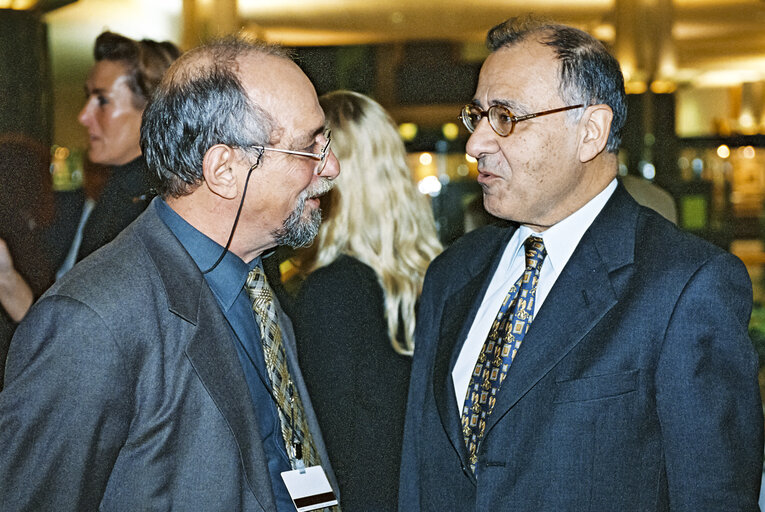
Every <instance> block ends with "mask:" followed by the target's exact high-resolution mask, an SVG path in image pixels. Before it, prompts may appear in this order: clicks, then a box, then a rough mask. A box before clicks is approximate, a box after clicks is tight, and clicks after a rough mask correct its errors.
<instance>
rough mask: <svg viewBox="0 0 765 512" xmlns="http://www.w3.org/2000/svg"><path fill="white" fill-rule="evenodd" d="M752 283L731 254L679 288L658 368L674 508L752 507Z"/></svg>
mask: <svg viewBox="0 0 765 512" xmlns="http://www.w3.org/2000/svg"><path fill="white" fill-rule="evenodd" d="M751 303H752V289H751V284H750V281H749V277H748V275H747V272H746V269H745V267H744V266H743V264H742V263H741V262H740V261H739V260H738V259H737V258H734V257H733V256H731V255H730V254H727V253H725V254H720V255H719V256H717V257H715V258H713V259H711V260H709V261H707V262H706V263H705V264H703V265H702V266H701V267H700V268H699V269H698V270H697V271H696V272H695V274H694V275H693V276H692V277H691V278H690V280H689V281H688V283H687V284H686V286H685V288H684V290H683V292H682V293H681V294H680V296H679V298H678V300H677V302H676V305H675V308H674V311H673V312H672V315H671V319H670V323H669V325H668V329H667V332H666V337H665V339H664V343H663V346H662V350H661V354H660V355H659V361H658V366H657V372H656V383H655V385H656V402H657V411H658V415H659V421H660V425H661V431H662V443H663V448H664V454H665V458H666V470H667V475H666V476H667V484H668V488H669V499H670V509H671V510H684V511H686V510H687V511H694V510H715V511H720V512H722V511H726V510H730V511H734V510H735V511H756V510H759V509H758V506H757V499H758V493H759V487H760V480H761V476H762V453H763V417H762V404H761V400H760V393H759V387H758V382H757V369H758V364H757V356H756V353H755V351H754V348H753V345H752V343H751V341H750V339H749V337H748V322H749V316H750V313H751Z"/></svg>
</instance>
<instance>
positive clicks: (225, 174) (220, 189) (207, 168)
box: [202, 144, 238, 199]
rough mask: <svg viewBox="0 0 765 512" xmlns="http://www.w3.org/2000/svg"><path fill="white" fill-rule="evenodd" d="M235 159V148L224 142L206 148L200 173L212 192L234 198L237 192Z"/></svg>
mask: <svg viewBox="0 0 765 512" xmlns="http://www.w3.org/2000/svg"><path fill="white" fill-rule="evenodd" d="M236 160H237V158H236V152H235V150H234V149H232V148H231V147H229V146H227V145H225V144H216V145H215V146H213V147H211V148H210V149H208V150H207V152H206V153H205V157H204V159H203V160H202V174H203V175H204V178H205V183H206V184H207V188H209V189H210V191H211V192H212V193H213V194H215V195H218V196H220V197H222V198H224V199H234V198H236V196H237V193H238V192H237V187H236V173H235V172H234V169H233V166H234V165H235V163H236Z"/></svg>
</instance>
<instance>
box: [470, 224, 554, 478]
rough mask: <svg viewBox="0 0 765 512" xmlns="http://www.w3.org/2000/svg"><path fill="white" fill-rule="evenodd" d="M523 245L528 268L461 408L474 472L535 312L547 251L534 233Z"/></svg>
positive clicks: (513, 291) (500, 317) (497, 321)
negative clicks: (493, 413) (488, 424)
mask: <svg viewBox="0 0 765 512" xmlns="http://www.w3.org/2000/svg"><path fill="white" fill-rule="evenodd" d="M524 246H525V249H526V270H525V271H524V272H523V275H522V276H521V277H520V278H519V279H518V281H516V282H515V284H514V285H513V286H512V288H510V291H509V292H508V294H507V297H505V300H504V301H503V302H502V307H500V308H499V313H497V317H496V318H495V319H494V323H493V324H492V326H491V330H490V331H489V335H488V336H487V337H486V341H485V342H484V345H483V349H482V350H481V353H480V355H479V356H478V362H477V363H476V365H475V368H474V369H473V373H472V374H471V376H470V384H469V386H468V389H467V394H466V395H465V405H464V406H463V408H462V436H463V437H464V439H465V446H467V450H468V455H469V461H470V468H471V469H472V470H473V473H475V469H476V463H477V461H478V446H479V445H480V443H481V440H482V439H483V434H484V429H485V428H486V420H487V419H488V417H489V415H490V414H491V411H492V410H493V409H494V404H495V403H496V401H497V392H498V391H499V387H500V386H501V385H502V382H503V381H504V380H505V377H506V376H507V370H508V369H509V368H510V364H511V363H512V362H513V358H514V357H515V354H516V353H517V352H518V348H519V347H520V346H521V342H523V337H524V336H525V335H526V331H528V330H529V325H530V324H531V320H532V318H533V316H534V296H535V294H536V290H537V281H538V280H539V271H540V269H541V268H542V262H543V261H544V258H545V256H546V255H547V251H546V250H545V246H544V243H543V242H542V239H541V238H539V237H535V236H530V237H529V238H527V239H526V241H525V242H524Z"/></svg>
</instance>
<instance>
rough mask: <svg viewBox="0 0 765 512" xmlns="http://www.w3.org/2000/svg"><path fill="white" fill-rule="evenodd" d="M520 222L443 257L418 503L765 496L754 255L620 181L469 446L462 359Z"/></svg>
mask: <svg viewBox="0 0 765 512" xmlns="http://www.w3.org/2000/svg"><path fill="white" fill-rule="evenodd" d="M513 231H514V228H510V229H507V228H498V227H488V228H486V229H483V230H479V231H478V232H473V233H470V234H468V235H467V236H466V237H464V238H462V239H461V240H460V241H458V242H457V243H456V244H455V245H454V246H453V247H452V248H450V250H448V251H446V252H445V253H444V254H443V255H442V256H441V257H439V258H438V259H437V260H436V261H435V262H434V263H433V265H432V266H431V268H430V269H429V271H428V275H427V277H426V281H425V289H424V292H423V296H422V299H421V305H420V311H419V315H418V327H417V337H416V340H417V345H416V349H415V357H414V363H413V369H412V379H411V385H410V391H409V403H408V409H407V417H406V427H405V433H404V449H403V460H402V468H401V482H400V484H401V487H400V490H399V498H400V499H399V509H400V510H401V511H420V510H428V511H431V510H432V511H443V510H460V511H468V510H513V511H556V512H559V511H572V512H584V511H593V512H603V511H619V512H625V511H636V512H638V511H639V512H646V511H665V510H673V511H675V510H684V511H715V512H720V511H725V510H730V511H737V512H741V511H753V510H758V508H757V497H758V491H759V485H760V477H761V474H762V450H763V439H762V434H763V418H762V406H761V403H760V394H759V389H758V385H757V358H756V355H755V352H754V349H753V346H752V343H751V342H750V340H749V338H748V335H747V327H748V321H749V315H750V312H751V303H752V290H751V284H750V281H749V277H748V275H747V272H746V269H745V267H744V266H743V264H742V263H741V262H740V261H739V260H738V259H737V258H735V257H733V256H732V255H730V254H728V253H725V252H723V251H722V250H720V249H718V248H716V247H714V246H712V245H710V244H708V243H706V242H703V241H701V240H699V239H697V238H695V237H692V236H690V235H688V234H686V233H684V232H682V231H680V230H679V229H677V228H676V227H675V226H673V225H672V224H671V223H669V222H668V221H666V220H664V219H663V218H662V217H660V216H659V215H658V214H656V213H655V212H653V211H650V210H648V209H646V208H643V207H640V206H638V205H637V204H636V203H635V201H634V200H633V199H632V198H630V197H629V196H628V194H627V193H626V191H625V190H624V189H623V188H622V187H621V186H619V187H618V188H617V190H616V191H615V192H614V195H613V196H612V197H611V199H610V200H609V202H608V203H607V204H606V206H605V207H604V209H603V211H602V212H601V213H600V215H598V217H597V218H596V219H595V221H594V223H593V224H592V225H591V227H590V228H589V229H588V231H587V232H586V233H585V235H584V236H583V238H582V240H581V241H580V243H579V245H578V247H577V248H576V250H575V252H574V253H573V254H572V256H571V259H570V260H569V262H568V264H567V265H566V267H565V268H564V269H563V271H562V273H561V274H560V275H559V277H558V279H557V281H556V283H555V285H554V286H553V288H552V290H551V291H550V294H549V295H548V296H547V299H546V300H545V302H544V304H543V305H542V307H541V308H540V310H539V311H538V313H537V317H536V318H535V319H534V322H533V323H532V324H531V327H530V329H529V331H528V333H527V334H526V337H525V339H524V341H523V345H522V346H521V349H520V351H519V352H518V354H517V356H516V357H515V361H514V362H513V364H512V366H511V367H510V371H509V373H508V375H507V378H506V380H505V381H504V383H503V384H502V387H501V389H500V392H499V396H498V399H497V403H496V406H495V409H494V411H493V412H492V414H491V416H490V418H489V420H488V424H487V426H486V432H485V438H484V441H483V443H482V444H481V446H480V447H479V453H478V466H479V467H478V471H477V473H478V478H477V479H476V478H475V477H474V476H473V474H472V473H471V471H470V470H469V469H466V468H467V467H468V463H467V452H466V449H465V446H464V442H463V438H462V434H461V432H460V418H459V413H458V411H457V405H456V401H455V396H454V391H453V386H452V379H451V370H452V367H453V365H454V362H455V359H456V355H457V354H458V352H459V350H460V349H461V347H462V344H463V342H464V340H465V337H466V335H467V332H468V330H469V329H470V325H471V324H472V321H473V318H474V316H475V312H476V310H477V308H478V305H479V304H480V302H481V299H482V297H483V294H484V292H485V290H486V287H487V286H488V282H489V280H490V279H491V276H492V274H493V273H494V270H495V269H496V266H497V264H498V260H499V258H500V257H501V254H502V251H503V249H504V247H505V245H506V243H507V242H508V240H509V239H510V236H511V235H512V233H513Z"/></svg>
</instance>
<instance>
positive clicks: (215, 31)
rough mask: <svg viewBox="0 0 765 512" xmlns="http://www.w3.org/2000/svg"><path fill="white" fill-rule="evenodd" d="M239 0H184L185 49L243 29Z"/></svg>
mask: <svg viewBox="0 0 765 512" xmlns="http://www.w3.org/2000/svg"><path fill="white" fill-rule="evenodd" d="M242 28H243V27H242V23H241V20H240V19H239V8H238V5H237V0H207V1H205V0H183V35H182V37H181V40H182V43H181V45H182V46H183V49H184V50H188V49H190V48H194V47H195V46H199V45H200V44H202V43H204V42H205V41H207V40H208V39H210V38H212V37H217V36H224V35H228V34H235V33H237V32H239V31H240V30H241V29H242Z"/></svg>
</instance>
